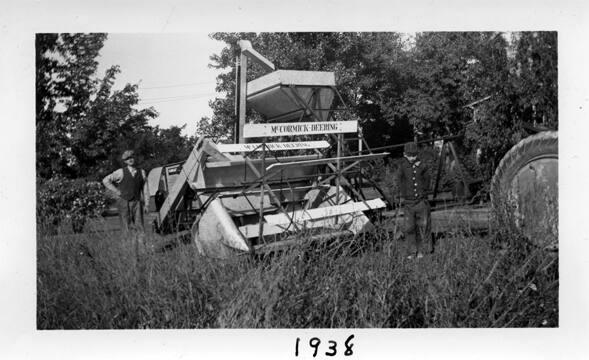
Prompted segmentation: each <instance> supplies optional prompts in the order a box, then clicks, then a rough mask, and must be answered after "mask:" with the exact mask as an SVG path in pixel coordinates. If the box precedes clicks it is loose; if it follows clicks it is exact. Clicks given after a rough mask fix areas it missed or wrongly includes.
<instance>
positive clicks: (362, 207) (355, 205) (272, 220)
mask: <svg viewBox="0 0 589 360" xmlns="http://www.w3.org/2000/svg"><path fill="white" fill-rule="evenodd" d="M383 207H386V204H385V203H384V201H382V200H381V199H373V200H367V201H360V202H350V203H346V204H341V205H335V206H329V207H322V208H315V209H308V210H297V211H293V212H290V213H289V215H290V217H291V218H292V219H293V220H294V221H296V222H297V223H299V222H303V221H308V220H314V219H322V218H326V217H331V216H338V215H344V214H350V213H354V212H358V211H366V210H373V209H380V208H383ZM264 219H265V220H266V222H267V223H269V224H275V225H281V224H289V223H290V220H289V219H288V217H286V216H285V215H284V214H275V215H266V216H264Z"/></svg>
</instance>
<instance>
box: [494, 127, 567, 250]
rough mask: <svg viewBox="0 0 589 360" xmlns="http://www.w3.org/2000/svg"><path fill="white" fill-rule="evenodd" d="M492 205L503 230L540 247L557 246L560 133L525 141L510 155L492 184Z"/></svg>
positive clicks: (539, 134)
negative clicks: (517, 234)
mask: <svg viewBox="0 0 589 360" xmlns="http://www.w3.org/2000/svg"><path fill="white" fill-rule="evenodd" d="M491 203H492V206H493V210H494V213H495V216H496V219H497V221H498V226H500V227H501V228H502V229H513V230H517V231H519V232H520V233H521V234H522V235H523V236H524V237H525V238H526V239H527V240H529V241H530V242H531V243H533V244H535V245H537V246H540V247H553V246H557V244H558V132H557V131H546V132H541V133H538V134H536V135H533V136H530V137H528V138H525V139H523V140H522V141H520V142H519V143H518V144H516V145H515V146H514V147H513V148H511V150H509V151H508V152H507V154H506V155H505V156H504V157H503V159H502V160H501V162H500V163H499V166H498V167H497V169H496V171H495V174H494V176H493V180H492V182H491Z"/></svg>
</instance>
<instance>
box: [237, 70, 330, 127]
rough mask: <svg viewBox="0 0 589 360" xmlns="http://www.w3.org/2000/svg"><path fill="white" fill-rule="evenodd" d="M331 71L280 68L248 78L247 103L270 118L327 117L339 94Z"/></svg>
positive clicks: (280, 120) (279, 120)
mask: <svg viewBox="0 0 589 360" xmlns="http://www.w3.org/2000/svg"><path fill="white" fill-rule="evenodd" d="M334 87H335V75H334V73H333V72H328V71H297V70H277V71H274V72H271V73H269V74H267V75H265V76H262V77H260V78H257V79H255V80H252V81H250V82H248V84H247V106H248V107H250V108H252V109H255V110H256V111H257V112H258V113H260V114H262V115H263V116H264V117H265V118H266V121H269V122H284V121H297V120H302V119H307V121H309V120H310V121H317V120H318V121H326V120H328V119H329V115H330V108H331V104H332V102H333V98H334V96H335V90H334Z"/></svg>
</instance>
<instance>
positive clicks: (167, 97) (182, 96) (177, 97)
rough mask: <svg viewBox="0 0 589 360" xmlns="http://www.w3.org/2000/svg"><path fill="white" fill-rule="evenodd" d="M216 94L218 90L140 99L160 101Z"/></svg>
mask: <svg viewBox="0 0 589 360" xmlns="http://www.w3.org/2000/svg"><path fill="white" fill-rule="evenodd" d="M215 94H217V93H216V92H213V93H201V94H190V95H176V96H165V97H154V98H146V99H141V100H139V101H159V100H173V99H185V98H193V97H201V96H209V95H215Z"/></svg>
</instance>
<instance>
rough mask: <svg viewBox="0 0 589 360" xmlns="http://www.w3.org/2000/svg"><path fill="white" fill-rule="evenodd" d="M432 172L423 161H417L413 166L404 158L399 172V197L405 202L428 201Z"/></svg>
mask: <svg viewBox="0 0 589 360" xmlns="http://www.w3.org/2000/svg"><path fill="white" fill-rule="evenodd" d="M430 181H431V176H430V171H429V169H428V167H427V165H425V163H423V162H422V161H419V160H417V161H416V162H415V163H414V164H411V163H410V162H409V160H407V158H405V157H404V158H403V159H402V160H401V162H400V165H399V169H398V171H397V184H398V186H399V195H400V197H401V199H404V200H422V199H427V194H428V193H429V191H430Z"/></svg>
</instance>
